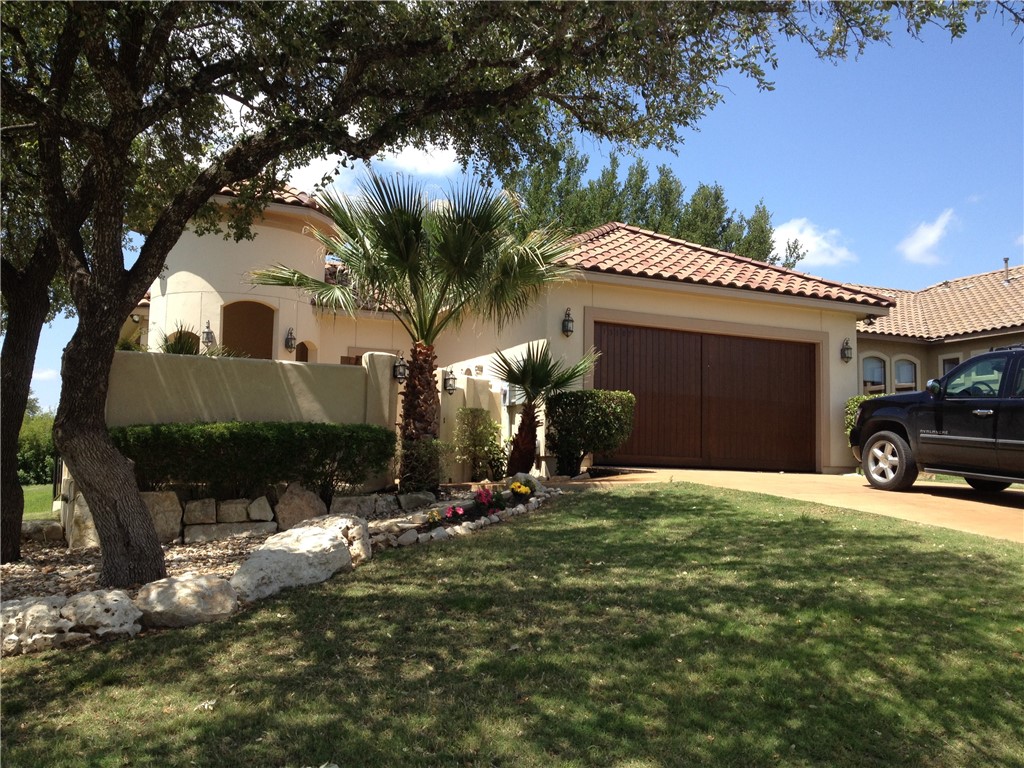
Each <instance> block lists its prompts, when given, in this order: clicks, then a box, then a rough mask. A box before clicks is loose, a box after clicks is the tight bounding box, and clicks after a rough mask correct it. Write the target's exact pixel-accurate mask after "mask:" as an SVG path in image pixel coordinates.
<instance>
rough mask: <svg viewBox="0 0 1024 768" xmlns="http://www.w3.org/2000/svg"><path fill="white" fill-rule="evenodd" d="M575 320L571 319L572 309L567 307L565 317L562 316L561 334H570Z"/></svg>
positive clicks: (568, 335)
mask: <svg viewBox="0 0 1024 768" xmlns="http://www.w3.org/2000/svg"><path fill="white" fill-rule="evenodd" d="M574 325H575V322H574V321H573V319H572V311H571V310H570V309H568V308H566V310H565V317H563V318H562V335H563V336H565V337H566V338H569V337H570V336H572V332H573V326H574Z"/></svg>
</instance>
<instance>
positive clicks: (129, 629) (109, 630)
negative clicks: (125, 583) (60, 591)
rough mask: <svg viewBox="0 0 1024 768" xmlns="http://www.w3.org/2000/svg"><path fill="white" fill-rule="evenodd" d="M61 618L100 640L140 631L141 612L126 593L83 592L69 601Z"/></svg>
mask: <svg viewBox="0 0 1024 768" xmlns="http://www.w3.org/2000/svg"><path fill="white" fill-rule="evenodd" d="M60 613H61V615H62V616H63V617H64V618H66V619H67V620H68V621H70V622H71V624H72V626H73V627H74V628H75V629H85V630H87V631H89V632H91V633H92V634H94V635H98V636H100V637H102V636H104V635H132V636H134V635H135V634H136V633H137V632H138V631H139V630H140V629H142V627H141V625H139V623H138V620H139V618H141V616H142V611H140V610H139V609H138V608H136V607H135V604H134V603H132V600H131V598H130V597H128V593H127V592H125V591H124V590H120V589H112V590H109V591H106V590H96V591H95V592H82V593H80V594H77V595H74V596H73V597H70V598H68V601H67V603H66V604H65V605H64V607H63V608H61V611H60Z"/></svg>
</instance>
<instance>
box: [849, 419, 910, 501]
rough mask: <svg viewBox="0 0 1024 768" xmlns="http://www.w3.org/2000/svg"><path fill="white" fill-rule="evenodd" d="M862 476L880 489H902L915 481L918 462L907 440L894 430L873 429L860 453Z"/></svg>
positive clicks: (905, 488)
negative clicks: (880, 430)
mask: <svg viewBox="0 0 1024 768" xmlns="http://www.w3.org/2000/svg"><path fill="white" fill-rule="evenodd" d="M860 463H861V466H862V467H863V469H864V477H866V478H867V480H868V482H869V483H871V486H872V487H874V488H878V489H879V490H882V491H905V490H907V489H908V488H909V487H910V486H912V485H913V484H914V481H915V480H917V464H916V463H915V462H914V456H913V454H912V453H911V451H910V446H909V445H908V444H907V441H906V440H904V439H903V438H902V437H900V436H899V435H897V434H896V433H895V432H876V433H875V434H873V435H872V436H871V437H869V438H868V439H867V442H865V443H864V450H863V452H862V454H861V462H860Z"/></svg>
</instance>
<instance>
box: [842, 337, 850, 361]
mask: <svg viewBox="0 0 1024 768" xmlns="http://www.w3.org/2000/svg"><path fill="white" fill-rule="evenodd" d="M839 359H840V360H842V361H843V362H844V363H848V362H850V361H851V360H853V347H851V346H850V340H849V339H848V338H847V339H843V346H841V347H840V348H839Z"/></svg>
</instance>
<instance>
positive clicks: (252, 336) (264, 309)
mask: <svg viewBox="0 0 1024 768" xmlns="http://www.w3.org/2000/svg"><path fill="white" fill-rule="evenodd" d="M221 336H222V338H221V343H222V344H223V345H224V346H225V347H227V348H228V349H229V350H231V351H232V352H237V353H239V354H244V355H248V356H249V357H251V358H255V359H257V360H272V359H273V358H274V309H273V308H272V307H268V306H267V305H266V304H260V303H258V302H255V301H236V302H234V303H233V304H226V305H225V306H224V327H223V331H222V333H221Z"/></svg>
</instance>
